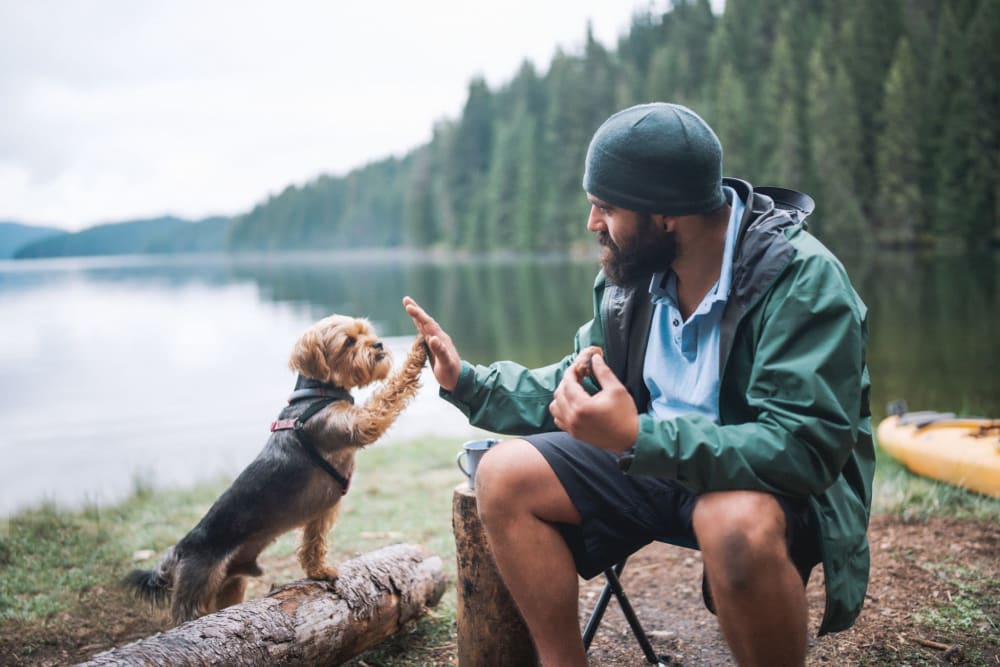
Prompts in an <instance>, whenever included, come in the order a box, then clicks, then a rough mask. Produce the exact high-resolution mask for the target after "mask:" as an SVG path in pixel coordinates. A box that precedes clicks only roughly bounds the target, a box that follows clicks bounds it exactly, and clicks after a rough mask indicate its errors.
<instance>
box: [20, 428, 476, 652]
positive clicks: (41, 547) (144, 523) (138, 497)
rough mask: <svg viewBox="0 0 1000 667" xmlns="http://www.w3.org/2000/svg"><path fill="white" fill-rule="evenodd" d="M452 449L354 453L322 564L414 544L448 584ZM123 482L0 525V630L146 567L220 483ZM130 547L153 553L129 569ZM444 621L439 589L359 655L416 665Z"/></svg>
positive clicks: (449, 615)
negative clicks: (123, 492)
mask: <svg viewBox="0 0 1000 667" xmlns="http://www.w3.org/2000/svg"><path fill="white" fill-rule="evenodd" d="M459 447H460V443H457V442H455V441H454V440H425V441H419V442H412V443H398V444H392V445H386V446H376V447H372V448H370V449H368V450H364V451H361V452H359V454H358V457H357V470H356V472H355V475H354V479H353V480H352V489H351V492H350V493H349V494H348V495H347V496H346V497H345V498H344V500H343V501H342V506H341V511H340V518H339V519H338V521H337V523H336V525H335V526H334V528H333V531H332V534H331V536H330V538H329V541H330V544H331V557H330V558H331V561H332V562H341V561H344V560H347V559H350V558H353V557H355V556H357V555H358V554H360V553H364V552H368V551H372V550H374V549H377V548H379V547H381V546H385V545H387V544H395V543H401V542H406V543H414V544H421V545H424V546H425V547H427V549H428V550H429V551H431V552H432V553H434V554H436V555H438V556H440V557H441V559H442V562H443V567H444V570H445V573H446V575H447V576H448V577H449V579H454V574H455V546H454V540H453V537H452V531H451V513H452V511H451V504H452V494H453V490H454V488H455V486H457V485H458V484H459V483H460V482H461V481H462V479H463V478H462V476H461V473H460V472H459V471H458V470H457V468H456V467H455V464H454V457H455V454H456V452H457V451H458V449H459ZM133 484H134V491H133V493H132V494H131V496H130V497H129V498H128V499H127V500H125V501H124V502H122V503H120V504H118V505H115V506H113V507H107V508H96V507H92V508H87V509H84V510H82V511H74V512H68V511H62V510H59V509H56V508H55V507H53V506H51V505H45V506H41V507H39V508H37V509H33V510H30V511H25V512H21V513H19V514H17V515H16V516H13V517H11V518H10V519H8V520H7V521H6V522H5V523H4V524H3V525H4V530H2V531H0V623H3V622H6V621H12V622H18V623H36V622H46V621H51V620H53V619H55V618H56V617H57V616H59V615H60V614H62V613H65V612H68V611H70V610H71V609H73V608H74V606H75V605H76V604H78V602H79V600H80V599H81V597H82V596H83V594H84V593H85V592H87V591H89V590H92V589H94V590H96V589H99V588H101V587H104V588H107V587H111V586H116V585H117V582H118V581H119V580H120V579H121V577H122V576H123V575H124V574H125V573H126V572H127V571H128V570H130V569H132V568H133V567H150V566H151V565H152V564H153V563H154V562H155V560H156V558H157V557H158V555H159V553H160V552H162V551H163V549H165V548H166V547H168V546H170V545H172V544H174V543H175V542H176V541H177V540H178V539H180V538H181V537H182V536H183V535H184V534H185V533H186V532H187V531H188V530H190V529H191V528H192V527H193V526H194V525H195V524H196V523H197V521H198V520H199V519H200V518H201V517H202V516H203V515H204V514H205V512H206V511H207V510H208V508H209V507H210V506H211V504H212V503H213V502H214V501H215V499H216V498H217V497H218V496H219V494H220V493H221V492H222V491H223V490H224V489H225V488H226V486H227V485H228V481H219V482H215V483H209V484H202V485H199V486H197V487H194V488H189V489H181V490H156V489H155V488H154V487H153V485H152V484H151V483H150V481H149V480H147V479H138V478H137V479H136V480H135V481H134V483H133ZM297 545H298V535H297V534H296V533H288V534H286V535H284V536H282V537H281V538H280V539H279V540H278V541H276V542H275V543H274V544H273V545H271V546H270V547H269V548H268V549H267V550H265V552H264V554H263V555H262V558H263V559H267V558H269V557H283V556H290V555H292V554H293V553H294V551H295V548H296V546H297ZM140 550H150V551H153V552H155V553H156V554H157V555H156V556H152V557H150V558H149V559H147V560H144V561H142V562H138V563H136V562H133V554H135V553H136V552H138V551H140ZM280 574H281V575H282V576H285V575H286V574H287V576H288V579H289V580H290V579H297V578H300V577H302V576H303V575H302V573H301V571H300V570H299V569H298V565H297V563H296V564H295V565H294V566H290V567H289V568H288V572H287V573H286V572H284V571H282V572H281V573H280ZM454 618H455V599H454V590H453V589H452V588H449V589H448V591H447V592H446V594H445V597H444V598H443V599H442V601H441V603H440V604H439V605H438V607H437V608H436V609H435V610H432V612H431V613H430V614H428V616H427V617H426V618H425V619H423V620H422V621H421V622H420V623H419V624H418V625H417V627H416V628H415V630H414V631H413V632H412V633H411V634H410V635H407V636H404V637H401V638H398V639H395V640H393V641H390V642H386V643H385V644H383V645H382V646H380V647H378V648H377V649H375V650H374V651H375V653H372V652H369V653H368V654H366V655H368V656H371V655H375V654H377V655H378V656H379V657H378V664H384V665H387V666H391V665H394V664H398V665H402V664H406V665H413V664H420V663H419V659H420V655H421V653H422V652H423V653H426V654H427V655H428V656H431V655H433V653H434V652H435V651H436V650H437V649H438V648H439V647H442V646H447V645H448V644H449V643H451V642H452V641H453V637H454ZM404 655H405V656H406V658H405V662H404V661H403V660H404V658H403V657H401V656H404ZM395 656H400V657H399V658H398V660H399V662H396V661H395V660H396V659H397V658H396V657H395ZM414 659H417V660H418V662H413V660H414ZM428 660H430V658H428Z"/></svg>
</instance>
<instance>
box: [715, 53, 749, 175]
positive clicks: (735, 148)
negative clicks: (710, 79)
mask: <svg viewBox="0 0 1000 667" xmlns="http://www.w3.org/2000/svg"><path fill="white" fill-rule="evenodd" d="M715 99H716V104H715V107H714V108H713V110H712V115H711V116H710V117H706V119H705V120H707V121H708V123H709V125H711V126H712V128H713V129H714V130H715V133H716V134H717V135H718V137H719V142H720V143H721V144H722V168H723V171H724V173H725V174H726V175H727V176H736V177H738V178H746V179H752V178H753V162H752V160H753V153H752V151H751V138H752V130H753V124H752V123H749V122H748V118H749V104H748V101H747V94H746V88H745V87H744V85H743V81H742V80H741V79H740V78H739V77H738V76H737V75H736V70H735V69H734V68H733V66H732V65H731V64H729V63H726V64H725V65H723V67H722V71H721V73H720V76H719V82H718V88H717V92H716V94H715Z"/></svg>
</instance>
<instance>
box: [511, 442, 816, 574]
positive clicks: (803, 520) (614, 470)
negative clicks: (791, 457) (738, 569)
mask: <svg viewBox="0 0 1000 667" xmlns="http://www.w3.org/2000/svg"><path fill="white" fill-rule="evenodd" d="M524 439H525V440H526V441H528V442H530V443H531V444H532V445H533V446H534V447H535V448H537V449H538V451H539V452H540V453H541V454H542V456H543V457H544V458H545V460H546V462H548V464H549V465H550V466H551V467H552V470H553V472H554V473H555V476H556V477H557V478H558V480H559V482H560V484H562V486H563V488H564V489H565V491H566V493H567V494H568V495H569V498H570V500H571V501H572V503H573V505H574V506H575V507H576V510H577V512H578V513H579V515H580V525H578V526H577V525H567V524H557V525H558V527H559V530H560V532H561V533H562V535H563V538H564V539H565V540H566V543H567V544H568V546H569V548H570V551H571V552H572V553H573V559H574V561H575V562H576V567H577V571H578V572H579V573H580V575H581V576H583V577H584V578H587V579H589V578H591V577H593V576H596V575H597V574H600V573H601V572H602V571H603V570H605V569H607V568H608V567H610V566H612V565H614V564H615V563H617V562H619V561H620V560H622V559H623V558H625V557H627V556H629V555H630V554H632V553H634V552H636V551H638V550H639V549H641V548H642V547H643V546H645V545H647V544H649V543H650V542H653V541H662V542H668V543H670V544H675V545H678V546H683V547H689V548H692V549H697V548H698V541H697V539H696V538H695V533H694V526H693V520H692V517H693V514H694V509H695V505H696V504H697V502H698V495H697V494H695V493H693V492H692V491H690V490H689V489H688V488H687V487H685V486H683V485H682V484H680V483H678V482H676V481H674V480H665V479H658V478H655V477H649V476H645V475H626V474H625V473H623V472H622V471H621V469H620V468H619V467H618V460H617V457H615V456H614V455H613V454H611V453H609V452H606V451H604V450H602V449H599V448H597V447H593V446H591V445H588V444H587V443H585V442H582V441H580V440H577V439H575V438H573V437H572V436H570V435H568V434H566V433H563V432H554V433H542V434H538V435H533V436H528V437H526V438H524ZM775 498H776V499H777V501H778V504H779V505H780V507H781V509H782V510H783V511H784V514H785V521H786V526H787V531H786V541H787V544H788V550H789V557H790V558H791V560H792V562H793V564H794V565H795V567H796V569H798V571H799V573H800V575H801V576H802V580H803V582H805V581H807V580H808V577H809V573H810V571H811V570H812V568H813V566H815V565H816V563H818V562H819V560H820V552H819V546H818V544H819V542H818V532H817V528H816V522H815V520H814V519H813V518H812V516H811V514H810V511H809V505H808V501H807V500H806V499H805V498H790V497H784V496H775Z"/></svg>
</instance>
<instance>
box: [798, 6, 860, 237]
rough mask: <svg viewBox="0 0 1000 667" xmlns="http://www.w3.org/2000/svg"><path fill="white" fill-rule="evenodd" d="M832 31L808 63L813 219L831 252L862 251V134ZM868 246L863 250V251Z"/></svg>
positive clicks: (829, 29) (828, 30) (823, 37)
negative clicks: (843, 249)
mask: <svg viewBox="0 0 1000 667" xmlns="http://www.w3.org/2000/svg"><path fill="white" fill-rule="evenodd" d="M834 49H835V39H834V29H833V27H832V25H831V24H829V23H828V24H826V25H825V26H824V27H823V28H822V29H821V30H820V33H819V35H818V36H817V38H816V43H815V46H814V48H813V49H812V53H811V54H810V57H809V76H808V79H807V81H808V86H807V96H806V97H807V99H808V100H809V104H808V119H809V122H808V135H809V142H810V154H811V156H812V173H813V180H814V184H815V186H814V188H812V189H811V190H812V194H813V197H814V199H815V200H816V212H815V214H814V215H813V216H812V217H811V218H810V221H811V224H812V226H813V228H814V229H815V232H816V234H817V236H818V237H819V238H820V239H821V240H823V242H824V243H829V244H830V245H831V246H833V247H835V248H837V247H850V246H854V247H855V248H857V247H859V246H858V243H857V241H858V239H866V238H870V237H871V234H870V232H869V231H868V230H869V225H868V222H867V220H866V219H865V218H864V217H863V214H862V207H861V200H860V196H859V194H858V192H857V187H856V183H855V178H856V175H857V172H858V166H859V165H860V163H861V146H860V141H861V133H860V126H859V125H860V124H859V122H858V110H857V105H856V102H855V99H854V87H853V84H852V83H851V81H850V78H849V77H848V75H847V71H846V69H845V67H844V65H843V64H842V63H840V62H838V61H836V60H835V59H834V58H832V57H830V54H831V53H832V52H833V51H834ZM865 247H866V246H865V245H864V244H862V245H861V246H860V248H861V249H864V248H865Z"/></svg>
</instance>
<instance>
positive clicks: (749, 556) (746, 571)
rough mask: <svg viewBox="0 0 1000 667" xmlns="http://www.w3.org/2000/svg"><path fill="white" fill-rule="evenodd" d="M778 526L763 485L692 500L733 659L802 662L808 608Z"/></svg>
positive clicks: (781, 522) (778, 514) (777, 509)
mask: <svg viewBox="0 0 1000 667" xmlns="http://www.w3.org/2000/svg"><path fill="white" fill-rule="evenodd" d="M785 530H786V529H785V514H784V512H783V511H782V509H781V506H780V505H779V504H778V501H777V500H775V499H774V497H773V496H771V495H768V494H766V493H759V492H755V491H722V492H715V493H707V494H705V495H703V496H701V497H700V498H699V499H698V504H697V505H696V506H695V510H694V532H695V535H696V536H697V538H698V544H699V545H700V547H701V551H702V557H703V559H704V561H705V573H706V574H707V576H708V582H709V586H710V588H711V589H712V598H713V600H714V601H715V609H716V612H717V614H718V618H719V625H720V626H721V628H722V634H723V636H724V637H725V638H726V642H727V643H728V644H729V648H730V650H731V651H732V653H733V658H734V659H735V661H736V663H737V664H739V665H768V666H785V665H803V664H805V657H806V649H807V646H808V641H807V637H806V635H807V632H808V630H807V626H808V618H809V613H808V607H807V605H806V595H805V590H804V587H803V586H802V578H801V577H800V576H799V573H798V570H797V569H796V568H795V565H793V564H792V561H791V560H790V559H789V557H788V548H787V545H786V541H785Z"/></svg>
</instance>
